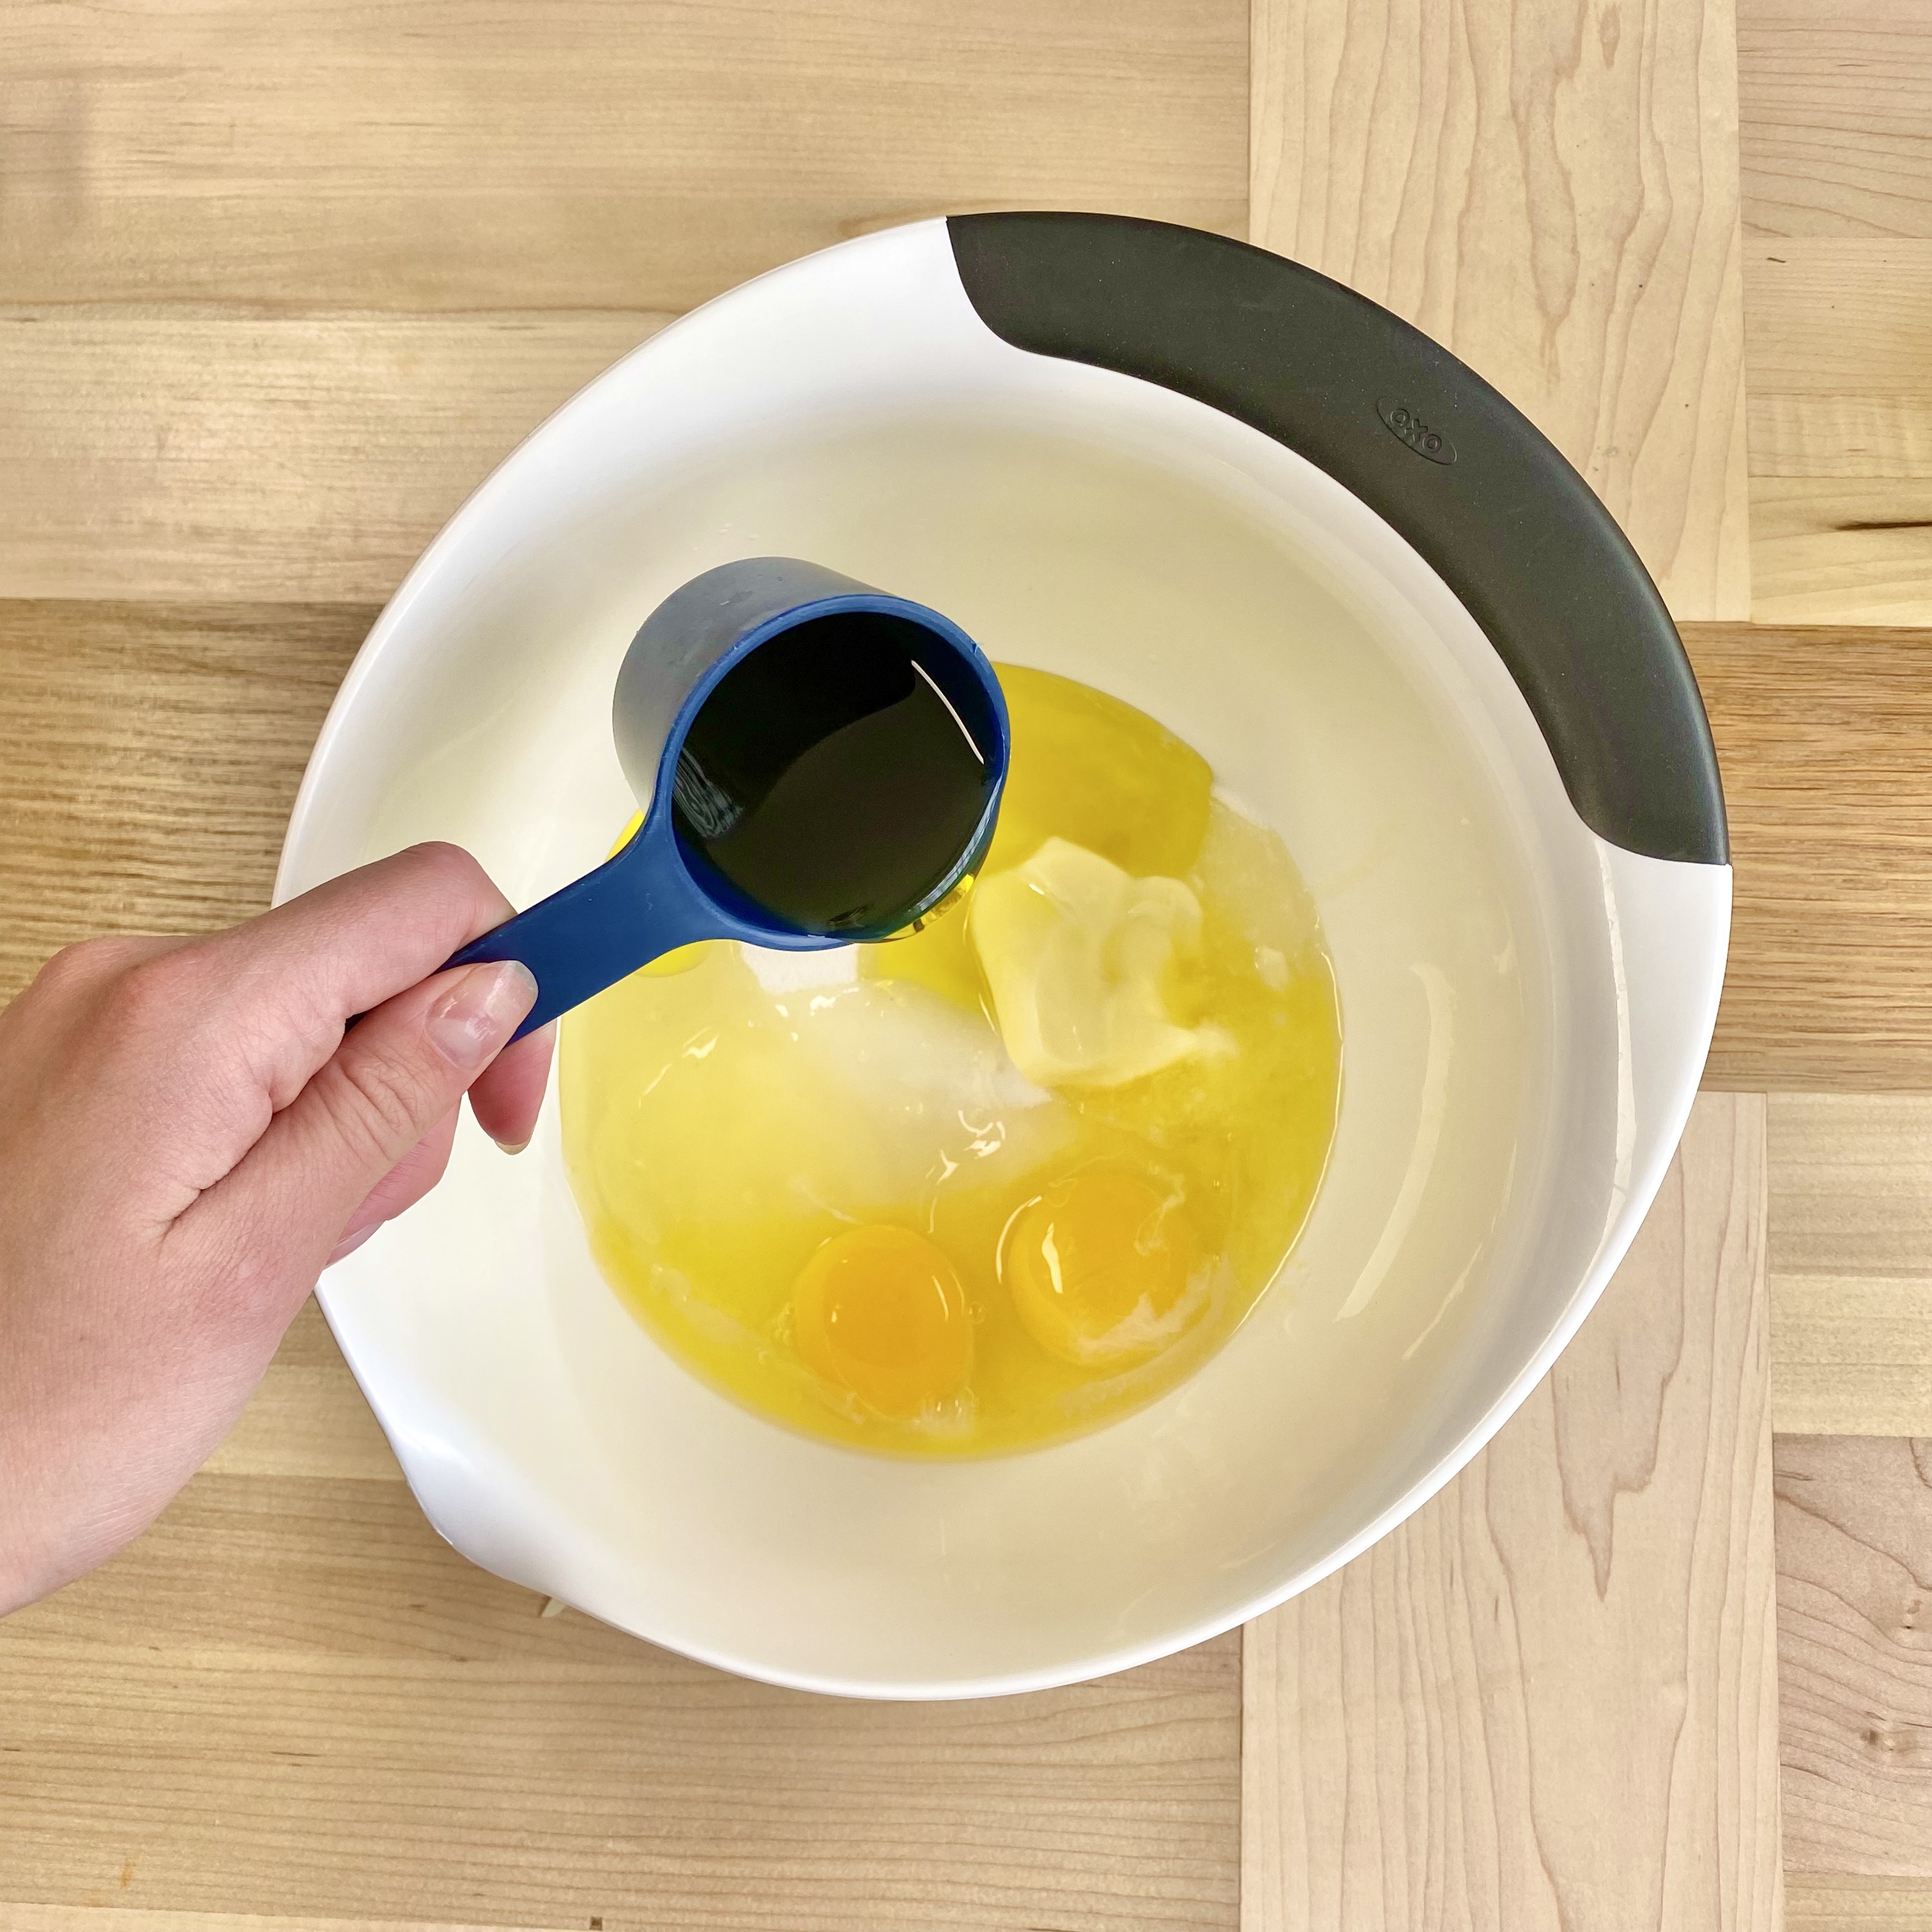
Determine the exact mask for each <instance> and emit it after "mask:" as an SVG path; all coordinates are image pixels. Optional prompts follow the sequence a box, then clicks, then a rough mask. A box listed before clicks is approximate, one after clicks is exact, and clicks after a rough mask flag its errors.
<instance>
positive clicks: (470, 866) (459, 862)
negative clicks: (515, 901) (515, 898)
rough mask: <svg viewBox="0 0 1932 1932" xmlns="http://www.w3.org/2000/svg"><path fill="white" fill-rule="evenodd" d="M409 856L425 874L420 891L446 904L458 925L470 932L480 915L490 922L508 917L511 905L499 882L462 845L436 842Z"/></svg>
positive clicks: (418, 847)
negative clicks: (435, 896) (500, 890)
mask: <svg viewBox="0 0 1932 1932" xmlns="http://www.w3.org/2000/svg"><path fill="white" fill-rule="evenodd" d="M407 856H408V857H409V858H410V861H411V862H412V864H413V865H414V866H415V867H416V868H417V869H418V870H419V872H420V874H421V877H420V881H419V889H422V890H423V891H425V892H433V893H434V894H435V895H437V897H438V898H441V899H443V901H446V903H447V904H448V906H449V910H450V913H451V914H452V918H453V919H454V921H455V923H456V924H458V925H460V926H463V928H465V929H470V928H472V927H473V926H475V924H476V922H477V920H478V916H479V915H480V916H481V917H482V918H483V919H484V920H486V921H487V920H490V919H496V918H499V917H501V916H503V915H504V914H505V913H507V912H508V909H509V901H508V900H507V899H505V898H504V896H503V895H502V893H501V892H499V891H498V890H497V889H496V881H495V880H493V879H492V878H491V877H490V874H488V873H487V872H486V871H484V869H483V868H482V866H481V865H480V864H479V863H478V862H477V860H476V859H475V857H474V856H472V854H471V853H468V852H466V851H465V850H463V847H461V846H460V845H451V844H446V843H444V842H443V841H440V840H432V841H430V842H429V843H428V844H422V845H413V846H411V847H410V850H409V853H408V854H407ZM499 908H500V910H499Z"/></svg>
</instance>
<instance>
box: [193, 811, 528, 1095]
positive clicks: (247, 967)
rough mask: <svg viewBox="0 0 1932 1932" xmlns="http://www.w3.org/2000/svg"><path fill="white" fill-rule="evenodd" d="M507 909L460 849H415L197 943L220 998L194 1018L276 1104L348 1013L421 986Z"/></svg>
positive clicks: (325, 1051) (316, 1061)
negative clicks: (241, 1054)
mask: <svg viewBox="0 0 1932 1932" xmlns="http://www.w3.org/2000/svg"><path fill="white" fill-rule="evenodd" d="M512 910H513V908H512V907H511V904H510V902H509V901H508V900H507V899H506V898H504V896H503V895H502V893H501V892H499V891H498V890H497V889H496V886H495V884H494V883H493V881H492V880H491V879H490V875H489V874H488V873H487V872H486V871H484V869H483V868H482V867H481V865H478V863H477V862H476V861H475V859H473V858H472V857H471V856H470V855H469V853H467V852H466V851H464V850H463V849H462V847H460V846H457V845H445V844H426V845H413V846H411V847H410V849H409V850H407V851H405V852H398V853H396V854H395V856H393V857H392V858H388V859H378V860H377V862H375V863H374V865H364V866H361V867H359V868H358V869H357V870H356V871H353V872H346V873H344V874H343V876H342V877H341V878H339V879H332V880H329V882H328V883H326V885H321V886H317V887H315V888H314V890H313V891H311V892H304V893H303V894H302V895H301V897H300V898H293V899H290V901H288V903H287V904H285V905H280V906H278V907H275V910H273V911H272V912H267V913H263V915H262V916H261V917H260V918H259V919H251V920H250V921H249V922H248V923H247V924H246V925H245V926H235V927H233V928H231V929H229V931H228V932H223V933H218V934H217V935H214V937H213V938H210V939H207V940H204V941H199V942H198V943H197V944H196V947H194V949H193V950H195V951H196V953H198V954H199V956H200V962H199V963H201V964H202V965H203V966H205V968H207V969H208V970H209V971H210V972H211V974H213V975H214V977H216V979H217V983H218V984H219V985H220V988H221V992H220V995H219V996H218V998H217V1000H216V1001H214V1002H212V1003H211V1004H212V1005H213V1006H214V1007H216V1008H217V1009H218V1011H215V1012H210V1013H206V1014H205V1016H204V1017H205V1019H208V1021H209V1022H210V1023H211V1025H218V1026H219V1027H220V1028H221V1030H222V1031H223V1035H224V1036H225V1037H228V1038H231V1039H236V1040H240V1041H242V1042H243V1043H245V1044H246V1046H247V1049H248V1058H249V1060H250V1063H251V1070H253V1072H254V1074H255V1076H256V1077H257V1079H259V1080H260V1082H262V1084H263V1086H264V1087H265V1088H266V1089H267V1090H268V1091H269V1094H270V1096H271V1098H272V1104H273V1105H274V1106H275V1107H277V1108H280V1107H282V1106H285V1105H286V1104H287V1103H288V1102H289V1101H290V1100H293V1098H294V1097H295V1096H296V1094H298V1093H299V1092H300V1091H302V1086H303V1085H304V1083H305V1082H307V1080H308V1079H309V1077H310V1076H311V1075H312V1074H313V1073H314V1072H315V1070H316V1069H317V1067H320V1065H321V1064H323V1061H326V1059H327V1058H329V1055H330V1054H332V1052H335V1048H336V1046H337V1045H338V1043H340V1041H341V1037H342V1032H343V1028H344V1025H345V1024H346V1023H347V1021H348V1020H349V1019H350V1017H351V1016H353V1015H355V1014H357V1013H367V1012H368V1010H370V1009H371V1007H379V1006H380V1005H381V1004H383V1001H385V1000H388V999H391V998H394V997H395V995H397V994H398V993H401V992H407V990H408V989H409V988H410V987H412V986H416V984H418V983H419V982H420V981H422V980H425V979H427V978H428V977H429V976H430V975H431V974H432V973H434V972H435V971H437V968H439V967H440V966H441V965H443V962H444V961H445V960H446V959H448V958H449V956H450V955H451V954H452V953H454V952H455V951H456V950H457V949H458V947H460V946H463V945H464V944H466V943H467V942H468V941H470V940H472V939H475V938H477V937H478V935H481V934H483V933H485V932H488V931H489V930H490V928H491V927H492V926H497V925H500V924H501V923H502V921H504V920H505V919H508V917H509V916H510V914H511V911H512Z"/></svg>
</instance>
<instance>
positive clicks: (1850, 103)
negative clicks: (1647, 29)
mask: <svg viewBox="0 0 1932 1932" xmlns="http://www.w3.org/2000/svg"><path fill="white" fill-rule="evenodd" d="M1737 10H1738V145H1739V149H1740V151H1741V156H1740V158H1741V161H1742V177H1743V185H1744V206H1745V228H1746V231H1747V233H1753V234H1760V235H1912V236H1932V13H1927V11H1926V9H1925V7H1924V5H1922V4H1921V0H1833V5H1831V6H1829V7H1820V6H1818V5H1816V4H1815V0H1737Z"/></svg>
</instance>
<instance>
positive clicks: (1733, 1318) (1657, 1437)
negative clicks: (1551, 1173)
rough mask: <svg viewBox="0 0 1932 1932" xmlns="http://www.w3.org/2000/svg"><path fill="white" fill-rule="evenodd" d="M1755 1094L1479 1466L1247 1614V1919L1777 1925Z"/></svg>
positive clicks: (1708, 1145) (1392, 1931) (1694, 1164)
mask: <svg viewBox="0 0 1932 1932" xmlns="http://www.w3.org/2000/svg"><path fill="white" fill-rule="evenodd" d="M1763 1136H1764V1112H1763V1103H1762V1102H1761V1101H1760V1100H1754V1099H1752V1098H1751V1097H1745V1096H1737V1097H1718V1096H1712V1095H1707V1096H1706V1097H1704V1098H1703V1099H1702V1100H1700V1101H1699V1103H1697V1109H1696V1110H1695V1112H1694V1114H1693V1116H1692V1120H1691V1127H1690V1130H1689V1132H1688V1134H1687V1135H1686V1136H1685V1142H1684V1145H1683V1148H1682V1151H1680V1153H1679V1157H1678V1159H1677V1161H1676V1164H1675V1165H1674V1166H1673V1168H1672V1169H1671V1172H1670V1177H1669V1178H1668V1179H1667V1181H1666V1183H1665V1186H1664V1191H1663V1193H1661V1195H1660V1196H1659V1198H1658V1205H1656V1207H1655V1208H1653V1209H1652V1211H1651V1214H1650V1217H1649V1220H1648V1221H1647V1222H1646V1224H1645V1226H1644V1229H1643V1232H1642V1233H1641V1234H1640V1236H1639V1238H1638V1240H1637V1244H1636V1246H1635V1247H1634V1248H1633V1249H1632V1250H1631V1254H1630V1256H1629V1258H1628V1259H1627V1260H1626V1262H1625V1264H1624V1266H1623V1267H1622V1269H1621V1270H1620V1271H1619V1273H1618V1274H1617V1277H1616V1280H1615V1281H1614V1282H1613V1283H1612V1285H1611V1286H1610V1289H1609V1290H1608V1291H1607V1292H1606V1294H1605V1295H1604V1300H1603V1301H1602V1303H1601V1304H1600V1306H1599V1307H1598V1309H1597V1310H1596V1311H1595V1313H1594V1314H1593V1315H1592V1316H1591V1318H1590V1319H1589V1322H1587V1323H1586V1325H1585V1326H1584V1328H1583V1331H1582V1333H1581V1334H1580V1335H1579V1337H1577V1340H1575V1341H1574V1342H1573V1343H1571V1346H1570V1348H1569V1349H1568V1351H1567V1352H1565V1355H1563V1357H1562V1358H1561V1360H1560V1361H1559V1363H1558V1364H1557V1366H1556V1369H1555V1370H1553V1373H1551V1375H1550V1376H1549V1377H1548V1378H1547V1379H1546V1380H1545V1381H1544V1382H1543V1383H1542V1384H1541V1385H1539V1387H1538V1389H1537V1390H1536V1391H1535V1393H1534V1394H1532V1397H1530V1399H1529V1401H1528V1402H1527V1403H1526V1404H1525V1405H1524V1406H1523V1409H1520V1411H1519V1412H1517V1415H1516V1416H1515V1417H1514V1418H1513V1420H1512V1421H1511V1422H1510V1423H1509V1424H1508V1425H1507V1426H1506V1427H1505V1429H1504V1430H1503V1431H1502V1433H1501V1434H1500V1435H1499V1436H1498V1437H1497V1438H1496V1440H1495V1441H1494V1442H1493V1443H1492V1444H1491V1445H1490V1447H1489V1448H1487V1450H1486V1451H1484V1454H1482V1455H1481V1457H1478V1459H1477V1460H1476V1461H1475V1463H1472V1465H1471V1466H1470V1467H1469V1469H1468V1470H1466V1472H1464V1473H1463V1475H1462V1476H1461V1477H1460V1478H1458V1479H1457V1481H1455V1482H1454V1483H1453V1484H1451V1485H1450V1487H1448V1489H1446V1490H1445V1491H1444V1492H1443V1493H1442V1495H1440V1496H1438V1497H1437V1498H1436V1500H1435V1501H1434V1502H1432V1503H1430V1505H1428V1506H1427V1508H1424V1509H1423V1510H1421V1511H1418V1513H1417V1514H1416V1515H1415V1516H1414V1517H1412V1518H1411V1519H1410V1520H1409V1521H1408V1522H1407V1523H1405V1524H1403V1526H1401V1527H1400V1529H1397V1530H1396V1531H1395V1532H1393V1533H1392V1534H1391V1535H1389V1536H1388V1537H1386V1538H1384V1539H1383V1541H1382V1542H1381V1543H1379V1544H1377V1545H1376V1547H1374V1548H1373V1550H1370V1552H1369V1553H1367V1555H1365V1556H1362V1557H1361V1558H1358V1559H1357V1560H1356V1562H1354V1563H1352V1564H1351V1565H1349V1567H1348V1568H1347V1569H1346V1570H1344V1571H1342V1572H1341V1573H1340V1574H1339V1575H1338V1576H1337V1577H1332V1578H1331V1579H1330V1580H1328V1582H1327V1583H1324V1584H1322V1585H1320V1586H1318V1587H1317V1588H1316V1589H1314V1590H1312V1591H1310V1592H1308V1593H1307V1595H1304V1596H1303V1597H1301V1598H1298V1599H1296V1600H1295V1601H1292V1602H1290V1603H1289V1604H1286V1605H1284V1606H1283V1608H1282V1609H1280V1610H1277V1611H1276V1612H1274V1613H1272V1614H1271V1616H1268V1617H1267V1618H1265V1619H1262V1620H1261V1621H1260V1622H1257V1623H1255V1624H1252V1625H1250V1626H1249V1628H1248V1638H1247V1652H1246V1662H1247V1685H1246V1695H1245V1703H1244V1709H1245V1715H1246V1727H1245V1730H1244V1736H1243V1755H1244V1766H1245V1778H1244V1798H1245V1803H1246V1811H1245V1815H1244V1828H1243V1852H1244V1857H1243V1893H1242V1901H1243V1903H1242V1924H1243V1926H1244V1932H1291V1928H1301V1927H1310V1928H1319V1932H1356V1928H1358V1927H1374V1928H1378V1932H1380V1928H1388V1932H1415V1928H1418V1927H1424V1926H1430V1927H1433V1926H1455V1927H1472V1928H1477V1927H1480V1928H1485V1932H1487V1928H1492V1927H1508V1928H1509V1932H1537V1928H1541V1927H1562V1928H1563V1932H1641V1928H1643V1927H1657V1928H1660V1932H1697V1928H1699V1927H1706V1926H1709V1927H1726V1928H1729V1927H1773V1926H1775V1925H1776V1924H1777V1923H1778V1914H1779V1912H1780V1911H1781V1898H1780V1876H1779V1861H1778V1766H1777V1712H1776V1700H1777V1682H1776V1677H1775V1656H1774V1650H1775V1636H1774V1632H1773V1627H1772V1625H1773V1576H1772V1544H1771V1530H1772V1497H1771V1436H1770V1428H1769V1412H1768V1407H1767V1400H1766V1395H1767V1388H1766V1383H1767V1361H1766V1336H1765V1326H1766V1310H1765V1298H1764V1274H1763V1267H1764V1247H1763V1238H1764V1181H1765V1169H1764V1140H1763Z"/></svg>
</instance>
